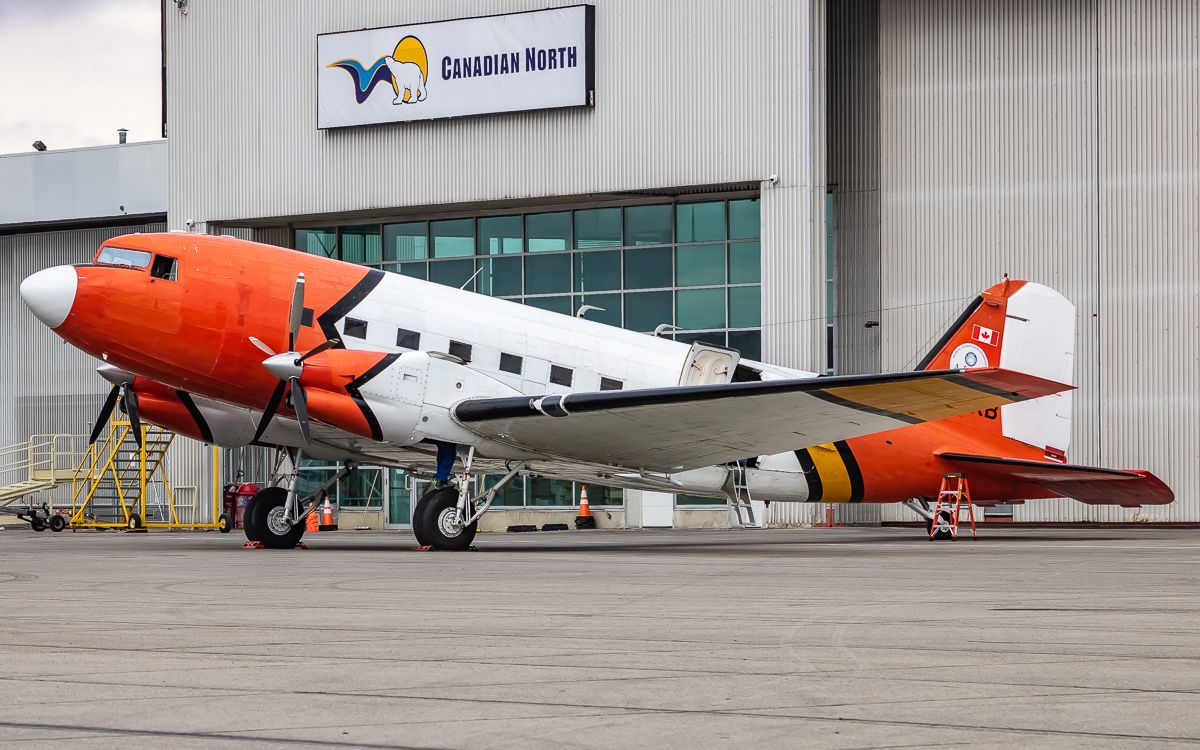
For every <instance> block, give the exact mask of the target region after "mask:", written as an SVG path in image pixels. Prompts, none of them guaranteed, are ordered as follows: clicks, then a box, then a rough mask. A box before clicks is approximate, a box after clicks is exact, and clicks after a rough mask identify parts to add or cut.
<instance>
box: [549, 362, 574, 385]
mask: <svg viewBox="0 0 1200 750" xmlns="http://www.w3.org/2000/svg"><path fill="white" fill-rule="evenodd" d="M573 377H574V373H573V372H571V369H570V368H568V367H560V366H558V365H550V382H551V383H554V384H555V385H566V386H569V385H571V380H572V379H573Z"/></svg>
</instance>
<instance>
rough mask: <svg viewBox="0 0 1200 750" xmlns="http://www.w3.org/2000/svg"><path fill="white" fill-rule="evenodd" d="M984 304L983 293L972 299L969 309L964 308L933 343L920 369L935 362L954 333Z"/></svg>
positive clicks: (919, 366) (918, 367)
mask: <svg viewBox="0 0 1200 750" xmlns="http://www.w3.org/2000/svg"><path fill="white" fill-rule="evenodd" d="M982 304H983V295H982V294H981V295H979V296H978V297H976V298H975V299H974V300H972V301H971V304H969V305H967V309H966V310H963V311H962V314H961V315H959V316H958V318H956V319H955V321H954V322H953V323H951V324H950V327H949V328H948V329H946V332H945V333H943V334H942V337H941V338H940V339H938V342H937V343H936V344H934V345H933V348H932V349H930V350H929V353H928V354H926V355H925V358H924V359H922V360H921V362H920V363H919V364H918V365H917V369H918V370H924V369H925V368H926V367H929V365H931V364H933V360H935V359H937V355H938V354H940V353H941V351H942V350H943V349H945V348H946V344H949V343H950V339H952V338H954V334H955V333H956V332H957V331H958V329H960V328H962V327H963V324H964V323H966V322H967V319H968V318H970V317H971V316H972V315H974V314H975V311H976V310H978V309H979V306H980V305H982Z"/></svg>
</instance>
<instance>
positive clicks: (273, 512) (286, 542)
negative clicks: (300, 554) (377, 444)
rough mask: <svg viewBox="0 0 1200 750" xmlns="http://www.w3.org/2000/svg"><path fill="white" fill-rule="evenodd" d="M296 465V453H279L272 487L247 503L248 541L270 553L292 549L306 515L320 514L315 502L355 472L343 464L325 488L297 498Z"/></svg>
mask: <svg viewBox="0 0 1200 750" xmlns="http://www.w3.org/2000/svg"><path fill="white" fill-rule="evenodd" d="M285 464H286V466H285ZM299 465H300V453H299V451H293V450H291V449H288V450H281V451H280V452H279V456H278V458H277V459H276V462H275V470H274V471H273V472H272V475H273V476H274V477H275V479H274V481H273V482H272V484H273V486H271V487H267V488H266V489H264V490H261V491H260V492H259V493H258V494H256V495H255V496H254V497H252V498H250V500H249V501H248V502H247V503H246V512H245V514H244V515H243V516H242V524H243V526H244V527H245V531H246V539H247V540H249V541H251V542H258V543H260V544H262V546H264V547H267V548H269V549H293V548H294V547H295V546H296V545H297V544H299V543H300V538H301V537H303V536H304V527H305V521H306V520H307V518H308V514H309V513H317V512H319V511H318V510H317V503H316V499H317V498H318V497H320V496H321V493H323V492H325V491H327V490H328V489H329V488H331V487H333V486H334V485H336V484H337V483H338V482H340V481H341V480H343V479H345V478H346V477H348V476H349V475H350V473H351V472H353V471H354V470H355V469H356V468H358V467H357V466H356V465H355V464H353V463H346V464H345V465H343V466H342V468H341V469H340V470H338V472H337V473H335V474H334V475H333V476H332V477H330V478H329V479H328V480H327V481H326V482H325V483H324V484H322V485H321V486H320V487H318V488H316V489H315V490H314V491H312V492H311V493H309V494H308V495H305V496H304V497H303V498H300V497H299V496H298V495H299V493H298V487H297V482H296V476H297V472H298V468H299ZM310 501H311V502H310Z"/></svg>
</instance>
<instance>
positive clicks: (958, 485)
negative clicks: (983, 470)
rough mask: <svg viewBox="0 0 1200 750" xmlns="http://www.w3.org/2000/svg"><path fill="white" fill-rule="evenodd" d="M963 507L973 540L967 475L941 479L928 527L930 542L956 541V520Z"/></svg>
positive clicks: (951, 475) (949, 475)
mask: <svg viewBox="0 0 1200 750" xmlns="http://www.w3.org/2000/svg"><path fill="white" fill-rule="evenodd" d="M963 506H966V509H967V516H968V518H970V520H971V538H972V539H975V538H977V534H976V533H975V506H973V505H971V487H970V485H969V484H968V482H967V475H966V474H957V473H956V474H946V475H945V476H943V477H942V486H941V488H940V489H939V490H938V496H937V504H936V505H934V507H933V519H932V521H931V522H930V525H929V540H930V541H933V540H934V539H945V538H947V537H949V538H950V539H951V540H956V539H958V520H959V518H960V517H961V513H962V509H963ZM943 513H944V514H945V516H944V517H943Z"/></svg>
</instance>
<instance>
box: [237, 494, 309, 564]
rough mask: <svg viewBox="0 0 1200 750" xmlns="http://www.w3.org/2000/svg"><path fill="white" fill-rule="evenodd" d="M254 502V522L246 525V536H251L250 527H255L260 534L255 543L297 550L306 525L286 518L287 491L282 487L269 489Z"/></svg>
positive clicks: (255, 497)
mask: <svg viewBox="0 0 1200 750" xmlns="http://www.w3.org/2000/svg"><path fill="white" fill-rule="evenodd" d="M254 500H255V501H256V502H254V511H253V512H252V513H250V515H251V517H252V521H251V523H249V524H246V529H247V533H246V535H247V536H249V535H250V527H251V526H253V527H254V530H255V531H256V532H257V533H258V534H259V537H258V539H255V540H254V541H258V542H262V543H263V546H264V547H268V548H270V549H293V548H295V546H296V545H297V544H299V543H300V537H302V536H304V524H303V523H295V524H294V523H292V522H291V521H289V520H287V519H286V518H284V505H285V504H287V490H285V489H284V488H282V487H268V488H267V489H265V490H263V491H262V492H259V493H258V494H257V495H255V496H254ZM247 509H249V508H248V507H247Z"/></svg>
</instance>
